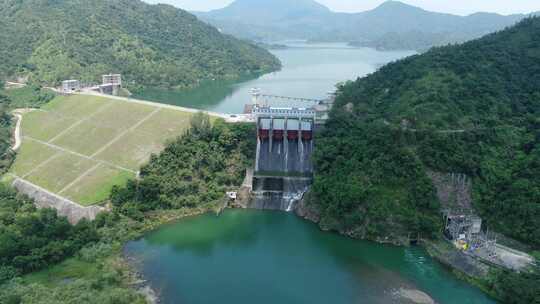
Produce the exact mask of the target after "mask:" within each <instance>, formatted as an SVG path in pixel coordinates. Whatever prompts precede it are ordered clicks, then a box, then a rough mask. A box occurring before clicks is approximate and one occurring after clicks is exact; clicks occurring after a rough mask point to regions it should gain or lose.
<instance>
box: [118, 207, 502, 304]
mask: <svg viewBox="0 0 540 304" xmlns="http://www.w3.org/2000/svg"><path fill="white" fill-rule="evenodd" d="M124 250H125V254H126V255H128V256H130V257H133V258H134V259H135V260H136V261H138V262H137V263H135V264H136V267H137V268H138V269H139V270H140V272H141V273H142V274H143V275H144V277H145V278H146V279H148V280H149V283H150V284H151V286H152V287H153V288H154V289H155V290H157V291H158V292H159V294H160V295H161V299H162V303H185V304H206V303H208V304H210V303H212V304H215V303H235V304H244V303H245V304H247V303H249V304H251V303H257V304H267V303H268V304H271V303H272V304H274V303H286V304H288V303H299V304H300V303H301V304H303V303H306V304H319V303H320V304H329V303H332V304H354V303H362V304H371V303H381V304H382V303H385V304H386V303H412V302H409V301H407V300H405V299H404V298H403V297H400V296H399V290H400V289H402V288H403V289H407V290H419V291H422V292H424V293H426V294H428V295H429V296H431V297H432V298H433V299H434V300H435V301H436V302H437V303H439V304H450V303H452V304H454V303H460V304H467V303H471V304H472V303H474V304H484V303H495V302H493V301H492V300H490V299H489V298H487V297H486V296H485V295H484V294H483V293H481V292H480V291H479V290H478V289H476V288H474V287H472V286H470V285H468V284H466V283H464V282H462V281H459V280H458V279H456V278H455V277H454V276H453V275H452V274H451V273H450V272H449V271H447V270H446V269H443V268H442V267H441V266H440V265H439V264H438V263H437V262H435V261H434V260H432V259H431V258H429V257H428V255H427V254H426V253H425V251H424V250H423V249H421V248H414V247H413V248H400V247H392V246H383V245H379V244H375V243H371V242H365V241H358V240H352V239H349V238H346V237H342V236H340V235H337V234H333V233H326V232H322V231H320V230H319V229H318V228H317V227H316V225H314V224H312V223H309V222H307V221H304V220H302V219H300V218H298V217H296V216H295V215H293V214H290V213H285V212H269V211H255V210H247V211H246V210H227V211H226V212H224V213H223V214H222V215H221V216H220V217H216V216H215V215H214V214H207V215H203V216H198V217H192V218H187V219H184V220H182V221H180V222H177V223H174V224H170V225H166V226H163V227H162V228H160V229H158V230H156V231H154V232H152V233H149V234H147V235H146V236H145V237H144V238H142V239H140V240H137V241H133V242H130V243H128V244H127V245H126V247H125V249H124Z"/></svg>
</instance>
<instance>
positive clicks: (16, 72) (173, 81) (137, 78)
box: [0, 0, 279, 88]
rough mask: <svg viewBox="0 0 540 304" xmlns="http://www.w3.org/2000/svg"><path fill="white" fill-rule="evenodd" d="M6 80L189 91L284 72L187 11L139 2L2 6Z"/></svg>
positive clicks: (35, 1) (37, 1)
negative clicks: (103, 80) (109, 80)
mask: <svg viewBox="0 0 540 304" xmlns="http://www.w3.org/2000/svg"><path fill="white" fill-rule="evenodd" d="M0 28H2V31H0V55H1V56H0V58H2V61H1V62H0V78H3V77H6V76H8V77H12V76H30V79H31V80H33V81H36V82H39V83H42V84H48V85H57V84H58V83H59V81H61V80H65V79H80V80H83V81H85V82H97V81H99V80H100V79H99V77H100V75H102V74H105V73H110V72H117V73H122V74H123V75H124V79H125V80H126V81H125V83H126V84H127V85H128V86H131V87H137V86H163V87H180V88H181V87H188V86H193V85H196V84H197V83H198V82H200V81H201V80H206V79H216V78H225V77H235V76H238V75H241V74H244V73H258V72H263V71H270V70H275V69H277V68H279V61H278V60H277V59H276V58H275V57H274V56H272V55H271V54H270V53H268V52H267V51H266V50H263V49H262V48H259V47H256V46H254V45H251V44H249V43H246V42H243V41H240V40H237V39H234V38H232V37H229V36H225V35H222V34H221V33H220V32H219V31H218V30H217V29H215V28H213V27H211V26H209V25H207V24H205V23H203V22H201V21H199V20H197V18H196V17H195V16H193V15H191V14H189V13H187V12H186V11H183V10H180V9H177V8H174V7H172V6H168V5H149V4H146V3H144V2H142V1H140V0H113V1H106V0H75V1H73V0H69V1H68V0H59V1H43V0H29V1H20V0H7V1H2V2H0Z"/></svg>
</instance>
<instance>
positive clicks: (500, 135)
mask: <svg viewBox="0 0 540 304" xmlns="http://www.w3.org/2000/svg"><path fill="white" fill-rule="evenodd" d="M316 170H317V174H316V177H315V185H314V188H313V192H314V194H315V195H313V204H314V205H313V206H316V207H317V209H319V211H320V212H321V213H322V222H323V224H326V225H328V226H330V227H331V228H334V229H339V230H342V231H356V232H358V231H359V232H360V233H364V236H366V237H372V238H375V237H378V236H388V235H401V236H403V235H405V236H406V235H407V234H408V233H421V234H423V235H424V236H429V235H430V234H431V233H433V232H435V231H437V229H438V228H439V224H438V223H439V220H438V219H439V215H438V210H439V203H438V200H437V199H436V195H435V188H434V185H433V182H432V180H431V179H430V178H429V177H428V173H430V172H439V173H460V174H466V175H467V176H469V177H470V178H471V179H472V184H473V199H474V208H475V209H476V210H477V212H478V213H479V214H480V215H481V216H482V217H483V218H484V219H485V220H486V221H487V224H488V225H489V227H490V229H495V230H497V231H499V232H502V233H504V234H506V235H509V236H511V237H514V238H517V239H519V240H521V241H524V242H527V243H528V244H530V245H532V246H534V247H536V248H538V247H540V18H529V19H526V20H524V21H522V22H521V23H519V24H518V25H517V26H515V27H512V28H510V29H507V30H504V31H502V32H499V33H496V34H491V35H489V36H486V37H484V38H482V39H479V40H475V41H472V42H469V43H466V44H464V45H461V46H450V47H442V48H435V49H432V50H431V51H429V52H427V53H426V54H423V55H417V56H413V57H409V58H407V59H404V60H401V61H399V62H396V63H393V64H389V65H387V66H385V67H383V68H381V69H380V70H379V71H378V72H376V73H374V74H372V75H370V76H368V77H366V78H362V79H358V80H356V81H354V82H350V83H347V84H345V85H344V86H342V87H341V88H340V89H339V96H338V98H337V105H336V107H335V109H334V111H333V113H332V115H331V120H330V121H329V123H328V125H327V128H326V129H325V130H324V132H323V134H322V135H321V136H320V138H319V143H318V150H317V155H316Z"/></svg>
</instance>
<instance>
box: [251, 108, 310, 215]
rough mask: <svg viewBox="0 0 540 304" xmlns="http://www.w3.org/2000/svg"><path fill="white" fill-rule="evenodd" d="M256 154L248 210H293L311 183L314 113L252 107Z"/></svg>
mask: <svg viewBox="0 0 540 304" xmlns="http://www.w3.org/2000/svg"><path fill="white" fill-rule="evenodd" d="M252 113H253V116H254V117H255V120H256V124H257V155H256V161H255V174H254V176H253V180H252V201H251V203H250V207H251V208H256V209H270V210H284V211H292V210H293V209H294V204H295V203H296V202H297V201H299V200H301V199H302V198H303V196H304V193H306V191H307V190H308V188H309V186H310V185H311V182H312V175H313V162H312V153H313V149H314V136H313V135H314V132H315V118H316V111H315V110H314V109H312V108H283V107H279V108H278V107H269V106H260V105H255V106H254V107H253V110H252Z"/></svg>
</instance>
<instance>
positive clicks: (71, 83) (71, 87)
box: [62, 79, 81, 93]
mask: <svg viewBox="0 0 540 304" xmlns="http://www.w3.org/2000/svg"><path fill="white" fill-rule="evenodd" d="M80 89H81V83H80V82H79V81H78V80H74V79H71V80H64V81H62V92H64V93H73V92H75V91H78V90H80Z"/></svg>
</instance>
